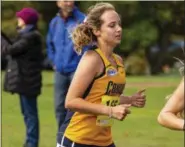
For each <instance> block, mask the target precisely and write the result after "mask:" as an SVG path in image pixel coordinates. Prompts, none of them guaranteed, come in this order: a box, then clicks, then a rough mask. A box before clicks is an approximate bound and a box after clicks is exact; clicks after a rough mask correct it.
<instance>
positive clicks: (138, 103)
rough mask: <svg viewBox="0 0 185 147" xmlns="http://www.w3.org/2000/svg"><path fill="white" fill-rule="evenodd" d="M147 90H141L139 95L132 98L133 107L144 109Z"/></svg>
mask: <svg viewBox="0 0 185 147" xmlns="http://www.w3.org/2000/svg"><path fill="white" fill-rule="evenodd" d="M144 92H145V89H143V90H139V91H138V92H137V93H135V94H134V95H132V96H131V97H130V99H131V105H132V106H134V107H139V108H143V107H144V106H145V103H146V95H145V94H144Z"/></svg>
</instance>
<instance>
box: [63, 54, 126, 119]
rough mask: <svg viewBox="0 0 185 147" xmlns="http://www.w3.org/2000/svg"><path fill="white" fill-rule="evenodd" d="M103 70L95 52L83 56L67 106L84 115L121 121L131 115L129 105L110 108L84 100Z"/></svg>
mask: <svg viewBox="0 0 185 147" xmlns="http://www.w3.org/2000/svg"><path fill="white" fill-rule="evenodd" d="M101 69H103V63H102V61H101V59H100V57H99V56H98V55H97V54H96V53H95V52H94V51H87V52H86V53H85V54H84V55H83V57H82V59H81V61H80V63H79V65H78V68H77V70H76V72H75V75H74V78H73V80H72V83H71V85H70V87H69V90H68V93H67V97H66V102H65V106H66V108H68V109H71V110H73V111H78V112H83V113H91V114H95V115H107V116H109V115H110V114H112V116H113V117H114V118H117V119H120V120H121V119H123V118H124V117H125V116H126V114H127V113H129V110H128V108H127V105H126V106H125V105H119V106H117V107H108V106H104V105H101V104H94V103H90V102H88V101H86V100H84V99H83V98H82V97H83V95H84V93H85V91H86V89H87V88H88V86H89V85H90V84H91V82H92V81H93V79H94V77H96V75H97V74H98V73H99V72H100V71H101Z"/></svg>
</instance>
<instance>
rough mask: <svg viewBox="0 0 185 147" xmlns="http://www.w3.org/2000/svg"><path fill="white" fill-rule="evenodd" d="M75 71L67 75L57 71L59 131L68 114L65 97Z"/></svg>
mask: <svg viewBox="0 0 185 147" xmlns="http://www.w3.org/2000/svg"><path fill="white" fill-rule="evenodd" d="M73 75H74V73H70V74H67V75H64V74H61V73H59V72H55V89H54V95H55V100H54V101H55V116H56V119H57V123H58V132H59V128H60V126H62V124H63V122H64V120H65V116H66V113H67V111H66V109H65V98H66V94H67V91H68V88H69V85H70V83H71V81H72V78H73Z"/></svg>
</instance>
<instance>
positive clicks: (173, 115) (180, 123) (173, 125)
mask: <svg viewBox="0 0 185 147" xmlns="http://www.w3.org/2000/svg"><path fill="white" fill-rule="evenodd" d="M183 110H184V78H183V80H182V81H181V83H180V84H179V86H178V87H177V89H176V90H175V91H174V93H173V94H172V96H171V98H170V99H169V100H168V102H167V103H166V105H165V106H164V107H163V109H162V110H161V112H160V114H159V116H158V122H159V124H161V125H162V126H164V127H167V128H170V129H174V130H184V119H182V118H179V117H177V113H179V112H182V111H183Z"/></svg>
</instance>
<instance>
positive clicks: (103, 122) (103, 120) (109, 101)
mask: <svg viewBox="0 0 185 147" xmlns="http://www.w3.org/2000/svg"><path fill="white" fill-rule="evenodd" d="M101 103H102V104H103V105H106V106H111V107H115V106H117V105H119V104H120V98H119V97H118V96H108V95H104V96H102V101H101ZM113 122H114V121H113V119H112V118H110V117H109V116H105V115H98V116H97V120H96V125H97V126H104V127H108V126H112V125H113Z"/></svg>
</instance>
